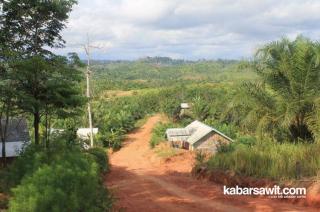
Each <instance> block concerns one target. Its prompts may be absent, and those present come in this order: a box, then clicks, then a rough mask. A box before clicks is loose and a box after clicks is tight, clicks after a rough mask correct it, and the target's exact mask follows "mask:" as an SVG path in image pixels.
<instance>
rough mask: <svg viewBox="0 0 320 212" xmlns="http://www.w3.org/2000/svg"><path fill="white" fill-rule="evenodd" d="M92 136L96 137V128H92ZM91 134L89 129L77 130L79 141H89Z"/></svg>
mask: <svg viewBox="0 0 320 212" xmlns="http://www.w3.org/2000/svg"><path fill="white" fill-rule="evenodd" d="M92 131H93V135H96V134H97V133H98V131H99V130H98V128H92ZM90 134H91V130H90V128H79V129H78V130H77V136H78V137H79V138H81V139H89V138H90Z"/></svg>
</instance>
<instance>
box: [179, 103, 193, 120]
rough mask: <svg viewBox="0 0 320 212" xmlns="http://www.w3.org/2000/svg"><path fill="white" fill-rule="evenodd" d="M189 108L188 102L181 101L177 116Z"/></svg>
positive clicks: (183, 113) (184, 113)
mask: <svg viewBox="0 0 320 212" xmlns="http://www.w3.org/2000/svg"><path fill="white" fill-rule="evenodd" d="M189 109H190V105H189V104H188V103H181V104H180V114H179V116H180V117H182V116H184V115H186V113H187V111H188V110H189Z"/></svg>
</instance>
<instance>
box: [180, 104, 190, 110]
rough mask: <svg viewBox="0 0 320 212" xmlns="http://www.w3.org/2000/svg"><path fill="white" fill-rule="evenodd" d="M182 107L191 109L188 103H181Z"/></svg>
mask: <svg viewBox="0 0 320 212" xmlns="http://www.w3.org/2000/svg"><path fill="white" fill-rule="evenodd" d="M180 108H181V109H190V106H189V104H188V103H181V105H180Z"/></svg>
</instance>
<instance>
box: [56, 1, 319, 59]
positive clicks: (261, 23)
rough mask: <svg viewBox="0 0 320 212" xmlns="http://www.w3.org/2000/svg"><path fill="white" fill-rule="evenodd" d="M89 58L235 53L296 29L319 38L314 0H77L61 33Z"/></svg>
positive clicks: (252, 49) (243, 52)
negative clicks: (89, 51)
mask: <svg viewBox="0 0 320 212" xmlns="http://www.w3.org/2000/svg"><path fill="white" fill-rule="evenodd" d="M87 33H88V34H89V36H90V39H91V40H92V43H93V45H95V46H99V47H101V49H99V50H95V51H94V53H93V58H94V59H129V60H132V59H137V58H141V57H146V56H169V57H173V58H179V59H192V60H197V59H217V58H223V59H241V58H248V57H251V56H252V55H253V54H254V52H255V50H256V49H257V48H259V46H261V45H263V44H265V43H266V42H270V41H272V40H276V39H279V38H281V37H283V36H286V37H289V38H291V39H293V38H295V37H296V36H297V35H298V34H302V35H304V36H307V37H310V38H312V39H315V40H319V37H320V1H319V0H264V1H263V0H90V1H89V0H79V2H78V5H77V6H75V7H74V10H73V12H72V13H71V14H70V19H69V22H68V24H67V29H65V30H64V31H63V37H64V39H65V40H66V41H67V45H66V48H65V49H62V50H58V53H61V54H64V53H66V52H71V51H75V52H78V53H79V54H80V55H83V50H82V48H80V47H79V46H80V45H81V44H83V43H85V41H86V35H87Z"/></svg>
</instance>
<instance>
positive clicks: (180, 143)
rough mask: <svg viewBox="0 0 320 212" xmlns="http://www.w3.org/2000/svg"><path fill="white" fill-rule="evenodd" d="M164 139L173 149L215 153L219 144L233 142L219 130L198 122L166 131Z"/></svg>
mask: <svg viewBox="0 0 320 212" xmlns="http://www.w3.org/2000/svg"><path fill="white" fill-rule="evenodd" d="M166 138H167V140H168V141H169V142H171V144H172V145H173V146H174V147H180V148H185V149H189V150H196V149H197V150H204V151H209V152H215V151H216V148H217V145H219V144H220V143H230V142H232V141H233V140H232V139H231V138H230V137H228V136H226V135H225V134H223V133H222V132H220V131H219V130H217V129H215V128H213V127H210V126H208V125H206V124H204V123H202V122H200V121H194V122H192V123H191V124H189V125H188V126H186V127H185V128H171V129H167V130H166Z"/></svg>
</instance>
